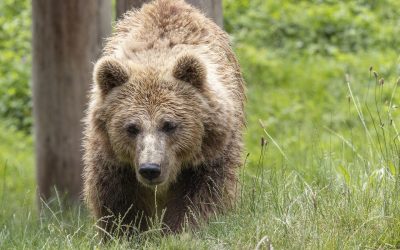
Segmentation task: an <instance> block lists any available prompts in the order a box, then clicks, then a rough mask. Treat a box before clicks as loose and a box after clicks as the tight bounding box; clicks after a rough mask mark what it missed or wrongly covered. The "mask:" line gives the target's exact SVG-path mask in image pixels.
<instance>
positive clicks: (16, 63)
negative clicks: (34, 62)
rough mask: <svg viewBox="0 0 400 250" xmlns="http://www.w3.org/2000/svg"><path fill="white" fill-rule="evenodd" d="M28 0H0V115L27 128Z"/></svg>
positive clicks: (28, 66)
mask: <svg viewBox="0 0 400 250" xmlns="http://www.w3.org/2000/svg"><path fill="white" fill-rule="evenodd" d="M30 26H31V12H30V1H25V0H24V1H20V0H2V1H0V58H1V63H0V116H1V117H3V118H6V120H7V123H8V124H9V125H11V126H13V127H16V128H18V129H22V130H25V131H30V128H31V126H32V114H31V112H32V111H31V110H32V101H31V89H30V86H29V82H30V66H31V42H30V40H31V31H30Z"/></svg>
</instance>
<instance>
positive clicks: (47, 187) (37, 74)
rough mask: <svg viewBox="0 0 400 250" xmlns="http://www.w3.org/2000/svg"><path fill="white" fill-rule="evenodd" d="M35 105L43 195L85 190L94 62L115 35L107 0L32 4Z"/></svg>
mask: <svg viewBox="0 0 400 250" xmlns="http://www.w3.org/2000/svg"><path fill="white" fill-rule="evenodd" d="M32 16H33V21H32V30H33V44H32V47H33V63H32V64H33V67H32V80H33V106H34V121H35V124H34V125H35V126H34V127H35V142H36V169H37V181H38V193H39V196H40V197H41V198H43V199H45V200H47V199H49V198H50V197H51V196H52V195H53V194H54V190H55V189H54V188H56V189H57V192H58V193H59V194H61V195H63V197H64V195H65V194H66V196H65V198H66V200H68V201H79V198H80V194H81V190H82V179H81V174H82V149H81V138H82V122H81V120H82V118H83V113H84V109H85V107H86V103H87V98H86V96H87V92H88V88H89V85H90V83H91V74H92V66H93V62H94V61H95V60H96V58H97V57H98V56H99V55H100V53H101V48H102V44H103V38H105V37H107V36H108V35H109V33H110V32H111V1H109V0H84V1H82V0H67V1H54V0H33V1H32Z"/></svg>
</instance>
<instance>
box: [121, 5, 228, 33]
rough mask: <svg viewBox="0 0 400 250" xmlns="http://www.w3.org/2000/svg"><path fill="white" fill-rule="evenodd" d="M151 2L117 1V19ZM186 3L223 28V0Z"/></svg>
mask: <svg viewBox="0 0 400 250" xmlns="http://www.w3.org/2000/svg"><path fill="white" fill-rule="evenodd" d="M150 1H151V0H117V17H118V18H120V17H121V16H122V15H123V14H124V13H125V12H126V11H128V10H130V9H132V8H140V7H141V6H142V4H144V3H147V2H150ZM186 2H187V3H190V4H192V5H193V6H195V7H197V8H199V9H200V10H201V11H202V12H204V13H205V14H206V16H208V17H209V18H211V19H213V20H214V22H216V23H217V24H218V25H219V26H220V27H222V26H223V17H222V2H221V0H186Z"/></svg>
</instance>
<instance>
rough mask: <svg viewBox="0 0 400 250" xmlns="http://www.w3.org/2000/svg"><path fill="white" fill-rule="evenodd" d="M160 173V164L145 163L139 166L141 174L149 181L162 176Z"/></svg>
mask: <svg viewBox="0 0 400 250" xmlns="http://www.w3.org/2000/svg"><path fill="white" fill-rule="evenodd" d="M160 173H161V167H160V165H158V164H154V163H144V164H140V166H139V174H140V175H141V176H143V177H144V178H146V179H147V180H149V181H151V180H153V179H155V178H157V177H158V176H160Z"/></svg>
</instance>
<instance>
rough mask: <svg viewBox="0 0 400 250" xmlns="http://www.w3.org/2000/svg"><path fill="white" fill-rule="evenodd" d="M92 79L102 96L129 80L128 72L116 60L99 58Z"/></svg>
mask: <svg viewBox="0 0 400 250" xmlns="http://www.w3.org/2000/svg"><path fill="white" fill-rule="evenodd" d="M93 72H94V73H93V78H94V81H95V82H96V84H97V85H98V86H99V87H100V89H101V91H102V92H103V94H107V93H108V92H109V91H110V90H111V89H113V88H115V87H118V86H120V85H122V84H124V83H126V82H127V81H128V80H129V71H128V69H127V67H125V66H124V65H123V64H122V63H121V62H119V61H118V60H116V59H114V58H111V57H104V58H101V59H100V60H99V61H98V62H97V63H96V65H95V66H94V71H93Z"/></svg>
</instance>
